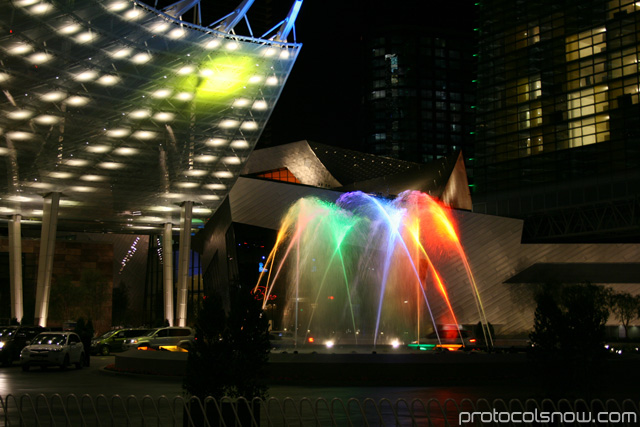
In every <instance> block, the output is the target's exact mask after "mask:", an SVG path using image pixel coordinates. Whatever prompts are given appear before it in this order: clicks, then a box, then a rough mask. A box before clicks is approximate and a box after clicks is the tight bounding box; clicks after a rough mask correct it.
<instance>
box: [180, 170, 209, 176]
mask: <svg viewBox="0 0 640 427" xmlns="http://www.w3.org/2000/svg"><path fill="white" fill-rule="evenodd" d="M184 174H185V175H186V176H204V175H206V174H207V171H206V170H202V169H189V170H187V171H184Z"/></svg>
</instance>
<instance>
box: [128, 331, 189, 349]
mask: <svg viewBox="0 0 640 427" xmlns="http://www.w3.org/2000/svg"><path fill="white" fill-rule="evenodd" d="M194 340H195V332H194V330H193V329H191V328H188V327H180V326H168V327H166V328H158V329H154V330H152V331H151V332H149V333H148V334H146V335H143V336H139V337H135V338H127V339H125V341H124V343H123V345H122V348H123V349H125V350H128V349H131V348H140V347H153V348H159V347H160V346H177V347H189V346H191V344H192V343H193V341H194Z"/></svg>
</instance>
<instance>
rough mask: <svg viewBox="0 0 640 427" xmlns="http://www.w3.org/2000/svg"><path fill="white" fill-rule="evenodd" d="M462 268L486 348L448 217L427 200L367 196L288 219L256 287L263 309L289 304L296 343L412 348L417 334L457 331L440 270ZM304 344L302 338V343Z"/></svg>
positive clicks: (312, 205) (304, 204) (300, 205)
mask: <svg viewBox="0 0 640 427" xmlns="http://www.w3.org/2000/svg"><path fill="white" fill-rule="evenodd" d="M453 261H456V262H461V263H462V264H463V265H464V268H465V271H466V274H467V278H468V281H469V284H470V288H471V292H472V295H473V298H474V300H475V302H476V307H477V310H478V316H479V319H480V323H481V324H483V334H484V338H485V342H487V343H491V337H490V335H489V333H488V328H486V324H487V319H486V315H485V313H484V308H483V306H482V301H481V299H480V294H479V292H478V288H477V285H476V282H475V279H474V278H473V274H472V272H471V268H470V266H469V262H468V260H467V257H466V255H465V253H464V249H463V247H462V245H461V243H460V240H459V239H458V235H457V233H456V230H455V227H454V224H453V222H452V220H451V217H450V212H449V209H448V208H446V207H444V206H442V205H441V204H440V203H439V202H437V201H436V200H434V199H432V198H431V197H429V196H428V195H426V194H424V193H420V192H417V191H406V192H404V193H401V194H400V195H399V196H398V197H397V198H396V199H394V200H387V199H381V198H377V197H373V196H371V195H369V194H365V193H362V192H352V193H346V194H343V195H342V196H341V197H340V198H339V199H338V200H337V202H336V203H335V204H333V203H327V202H325V201H321V200H319V199H316V198H304V199H301V200H299V201H298V202H296V203H295V204H294V205H293V206H292V207H291V208H290V209H289V211H288V212H287V214H286V216H285V217H284V218H283V221H282V225H281V228H280V230H279V232H278V236H277V238H276V243H275V245H274V247H273V250H272V251H271V253H270V254H269V257H268V258H267V261H266V264H265V269H264V271H263V272H262V274H261V275H260V278H259V280H258V283H257V285H256V287H258V286H264V287H265V289H266V292H265V300H264V301H265V304H266V302H267V301H268V300H269V295H270V294H271V293H273V292H274V290H275V289H278V293H280V294H283V293H284V294H285V295H286V297H285V301H286V306H285V308H284V314H283V319H282V322H283V326H284V327H285V328H287V329H289V330H291V331H295V337H296V344H297V343H298V337H299V336H300V337H303V336H304V337H306V336H307V334H308V333H309V332H311V333H312V334H314V335H316V336H323V337H332V336H339V337H340V338H341V339H342V340H343V341H348V342H352V343H354V344H358V343H366V342H370V343H371V344H373V345H374V346H375V345H376V344H378V343H390V342H391V341H392V340H401V341H405V342H408V341H412V340H417V339H418V338H419V336H420V330H421V325H425V326H426V325H431V326H432V327H433V329H434V330H435V331H436V334H437V330H438V328H437V327H436V325H437V324H456V325H458V320H457V317H456V315H455V313H454V309H453V305H452V303H451V300H450V297H449V294H448V292H447V284H446V280H445V278H443V277H442V275H441V273H440V271H439V267H438V266H439V265H442V263H443V262H453ZM301 339H302V338H301Z"/></svg>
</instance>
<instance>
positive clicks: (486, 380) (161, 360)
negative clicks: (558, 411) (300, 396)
mask: <svg viewBox="0 0 640 427" xmlns="http://www.w3.org/2000/svg"><path fill="white" fill-rule="evenodd" d="M186 357H187V354H186V353H169V352H147V351H129V352H125V353H121V354H119V355H117V356H116V357H115V363H114V364H113V365H110V366H109V367H108V368H107V369H111V370H112V371H114V372H117V373H124V374H126V373H134V374H147V375H152V376H182V375H183V372H184V367H185V366H186ZM545 369H546V370H545ZM572 369H573V367H571V366H550V367H547V368H541V367H539V366H536V365H535V364H534V363H533V362H532V361H531V358H530V357H529V355H528V354H527V353H524V352H521V353H484V352H448V351H444V352H434V351H425V352H407V353H402V352H399V353H398V352H376V353H356V352H352V353H329V352H325V353H317V352H310V353H309V352H307V353H302V352H280V353H272V354H271V355H270V359H269V364H268V367H267V372H266V379H267V382H268V383H269V384H270V385H274V386H276V385H277V386H308V385H313V386H315V387H443V386H444V387H452V386H453V387H475V386H488V385H489V386H493V387H499V388H501V389H505V390H506V389H514V388H519V389H522V390H528V393H527V394H529V395H532V394H535V395H538V396H544V397H550V398H553V397H556V395H557V396H563V397H576V398H578V397H579V398H596V397H599V398H608V397H613V396H619V397H625V398H633V399H637V398H638V397H640V355H638V354H628V355H611V356H610V357H609V358H608V359H607V360H606V363H604V364H603V365H600V366H598V368H597V369H595V370H594V369H591V370H587V371H585V372H574V371H575V370H572Z"/></svg>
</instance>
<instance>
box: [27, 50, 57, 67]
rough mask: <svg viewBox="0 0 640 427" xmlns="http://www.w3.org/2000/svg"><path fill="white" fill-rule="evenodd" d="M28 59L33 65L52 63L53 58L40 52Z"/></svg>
mask: <svg viewBox="0 0 640 427" xmlns="http://www.w3.org/2000/svg"><path fill="white" fill-rule="evenodd" d="M28 59H29V62H31V63H32V64H44V63H45V62H48V61H50V60H51V59H52V56H51V55H49V54H47V53H44V52H38V53H34V54H33V55H30V56H29V58H28Z"/></svg>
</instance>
